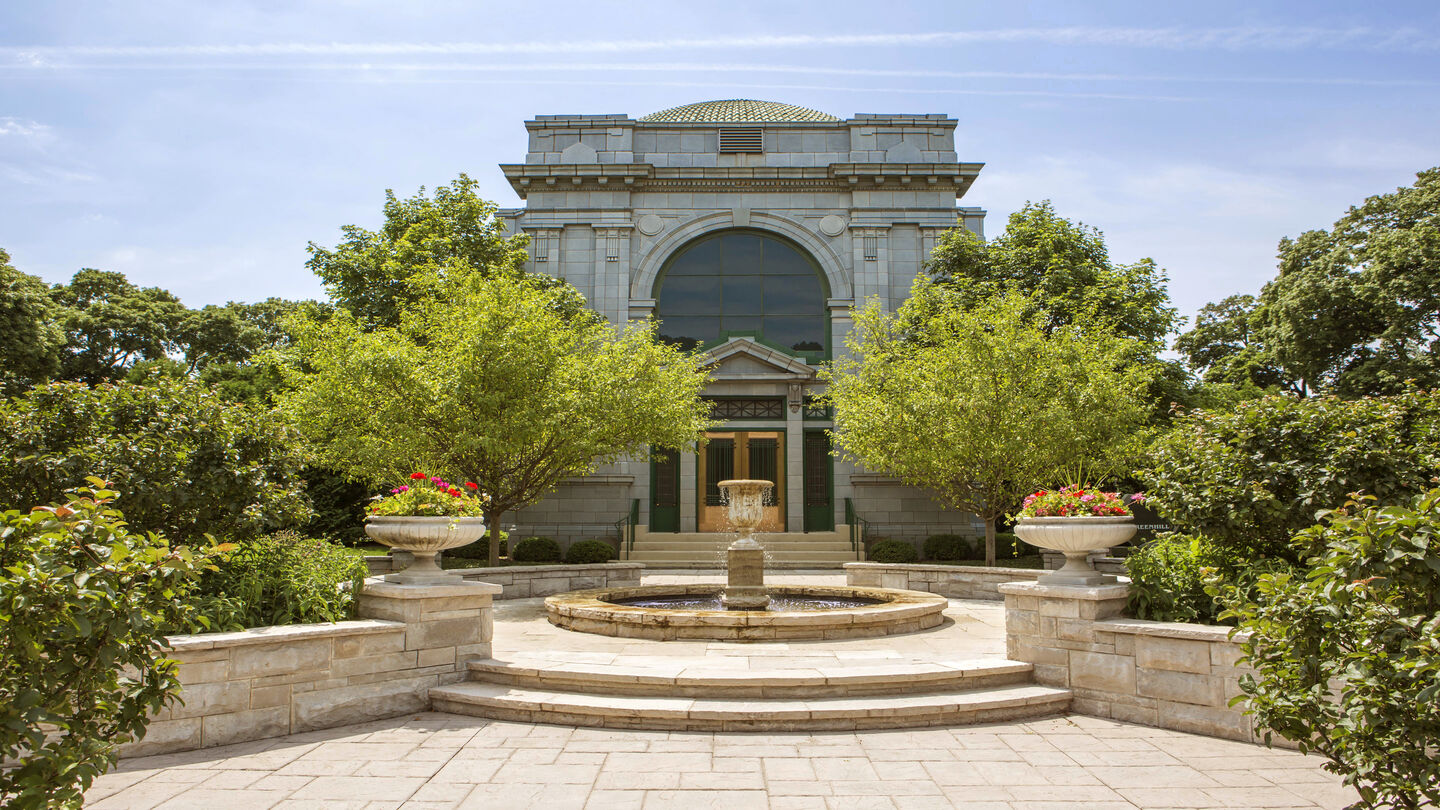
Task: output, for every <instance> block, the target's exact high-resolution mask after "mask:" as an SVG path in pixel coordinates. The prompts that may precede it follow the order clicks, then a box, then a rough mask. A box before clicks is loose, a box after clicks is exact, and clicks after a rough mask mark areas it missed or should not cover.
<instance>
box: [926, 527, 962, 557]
mask: <svg viewBox="0 0 1440 810" xmlns="http://www.w3.org/2000/svg"><path fill="white" fill-rule="evenodd" d="M924 550H925V559H927V560H939V561H941V562H954V561H956V560H968V559H973V557H972V556H971V555H973V554H974V546H973V545H971V543H970V540H969V539H968V538H966V537H965V536H964V535H959V534H932V535H930V536H929V537H927V538H925V549H924Z"/></svg>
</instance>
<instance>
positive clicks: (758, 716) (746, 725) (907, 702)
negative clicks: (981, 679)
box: [430, 682, 1070, 731]
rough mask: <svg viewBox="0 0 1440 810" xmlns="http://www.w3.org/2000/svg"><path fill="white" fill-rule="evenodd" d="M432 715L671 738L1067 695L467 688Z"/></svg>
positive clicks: (999, 713)
mask: <svg viewBox="0 0 1440 810" xmlns="http://www.w3.org/2000/svg"><path fill="white" fill-rule="evenodd" d="M430 701H431V706H432V708H433V709H434V710H435V711H440V712H452V713H455V714H465V715H471V716H475V717H489V718H492V719H496V720H511V721H517V722H525V723H552V724H556V725H567V726H593V727H602V728H634V729H653V730H672V731H778V730H785V731H851V730H855V729H875V728H913V727H917V726H949V725H966V724H972V723H992V722H999V721H1006V720H1017V719H1023V718H1031V717H1043V716H1046V715H1053V714H1060V713H1062V712H1064V711H1066V710H1067V709H1068V708H1069V706H1070V691H1069V690H1067V689H1056V688H1052V687H1048V686H1023V685H1016V686H1000V687H995V688H992V689H980V690H975V691H969V692H933V693H923V694H910V695H869V696H858V697H839V698H809V699H805V700H785V699H759V700H724V699H720V700H712V699H706V698H692V697H680V696H671V697H657V696H647V695H595V694H589V693H575V692H566V691H556V690H550V689H521V688H518V687H513V686H507V685H505V684H497V683H479V682H467V683H459V684H454V685H450V686H439V687H435V688H432V689H431V690H430Z"/></svg>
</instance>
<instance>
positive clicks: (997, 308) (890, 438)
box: [822, 281, 1152, 565]
mask: <svg viewBox="0 0 1440 810" xmlns="http://www.w3.org/2000/svg"><path fill="white" fill-rule="evenodd" d="M936 292H937V291H936V288H935V285H933V284H930V283H926V282H923V281H922V282H919V283H917V284H916V285H915V287H914V288H913V289H912V290H911V297H910V299H909V300H908V301H906V302H905V304H904V305H902V306H901V308H900V310H899V312H897V313H896V314H895V316H894V317H891V316H887V315H886V314H885V313H884V312H883V311H882V310H881V308H880V306H879V303H878V302H871V303H870V304H869V305H867V306H866V307H865V308H864V309H863V310H862V311H861V312H860V313H859V315H858V316H857V318H856V328H855V330H854V331H853V332H852V333H851V336H850V337H849V338H847V340H846V346H847V347H848V349H849V355H848V356H846V357H842V358H840V359H837V360H836V361H834V363H833V364H832V365H831V366H830V368H828V369H826V370H825V371H824V372H823V373H822V376H823V378H824V379H826V380H828V381H829V383H830V388H829V392H828V394H827V396H828V398H829V400H830V401H831V402H832V403H833V404H834V406H835V442H836V444H837V446H838V448H839V449H840V450H841V451H842V452H843V453H844V454H845V455H847V456H849V457H851V458H853V459H855V460H856V461H858V462H860V463H862V464H864V465H865V466H866V467H868V468H870V469H872V470H877V471H883V472H887V473H890V474H893V475H897V476H899V477H900V478H901V479H903V480H904V481H905V482H906V483H908V484H911V485H914V486H921V487H929V488H931V489H932V490H934V491H935V492H936V493H937V494H938V495H939V497H940V498H941V499H942V500H943V501H944V502H945V503H946V504H948V505H950V506H953V507H955V508H957V509H964V510H966V511H968V512H972V513H974V514H975V515H977V516H978V517H980V519H981V520H983V521H985V561H986V564H987V565H994V564H995V520H996V518H998V517H1000V516H1001V515H1004V514H1007V513H1009V512H1013V511H1014V510H1015V509H1017V508H1018V507H1019V504H1020V500H1021V499H1022V498H1023V497H1024V496H1025V495H1026V494H1028V493H1030V492H1032V491H1034V490H1035V489H1036V488H1037V487H1040V486H1048V485H1050V484H1052V483H1056V482H1058V481H1059V480H1060V479H1061V478H1062V477H1064V476H1065V475H1066V474H1067V473H1069V474H1072V475H1073V474H1077V473H1078V474H1085V473H1089V474H1092V475H1096V476H1103V475H1104V474H1105V473H1106V472H1108V471H1112V470H1116V468H1117V467H1118V466H1119V464H1120V462H1121V460H1122V459H1124V458H1125V456H1126V455H1128V452H1129V451H1131V450H1132V449H1133V447H1134V442H1133V436H1134V432H1135V430H1136V428H1137V427H1138V426H1139V425H1140V423H1141V422H1143V420H1144V418H1145V413H1146V410H1147V408H1148V405H1149V403H1148V402H1147V401H1146V400H1145V399H1144V395H1143V392H1144V391H1145V390H1146V387H1147V385H1148V384H1149V383H1150V374H1151V373H1152V369H1150V368H1147V367H1146V366H1143V365H1138V364H1135V363H1132V362H1130V358H1131V357H1132V355H1133V350H1134V347H1133V346H1132V345H1131V344H1132V343H1133V341H1131V340H1128V339H1125V338H1121V337H1117V336H1115V335H1112V334H1110V333H1108V332H1105V331H1103V330H1100V331H1098V332H1096V333H1093V334H1087V333H1085V332H1083V331H1081V330H1080V329H1079V328H1077V327H1075V326H1073V325H1056V324H1053V323H1049V322H1047V318H1046V316H1045V315H1044V314H1043V313H1040V312H1037V311H1036V310H1035V308H1034V307H1033V305H1032V302H1031V301H1030V299H1028V298H1026V297H1024V296H1021V295H1018V294H1013V293H1012V294H1010V295H1007V296H1004V297H1001V298H996V299H992V300H990V301H988V302H985V303H984V305H982V306H975V307H971V308H967V307H960V306H951V307H945V306H938V305H937V304H936V302H935V300H934V296H935V294H936ZM917 313H923V317H921V316H919V315H917Z"/></svg>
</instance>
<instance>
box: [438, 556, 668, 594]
mask: <svg viewBox="0 0 1440 810" xmlns="http://www.w3.org/2000/svg"><path fill="white" fill-rule="evenodd" d="M644 569H645V564H644V563H636V562H613V563H593V564H589V565H512V566H506V567H501V568H469V569H463V570H460V571H458V572H457V573H460V574H461V575H462V576H464V577H465V579H466V581H470V582H488V583H491V584H493V585H498V586H500V588H501V589H502V590H501V591H500V593H499V594H497V595H496V596H495V598H496V599H525V598H527V597H532V596H550V595H551V594H556V593H565V592H566V591H579V590H584V589H586V588H618V587H629V586H635V585H639V584H640V575H641V573H642V572H643V571H644Z"/></svg>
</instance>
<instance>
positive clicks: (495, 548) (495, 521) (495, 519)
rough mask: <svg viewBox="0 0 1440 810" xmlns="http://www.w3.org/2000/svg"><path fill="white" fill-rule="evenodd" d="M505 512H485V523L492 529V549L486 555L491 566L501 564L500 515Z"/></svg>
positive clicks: (487, 563)
mask: <svg viewBox="0 0 1440 810" xmlns="http://www.w3.org/2000/svg"><path fill="white" fill-rule="evenodd" d="M503 514H505V513H504V512H490V511H487V512H485V525H486V526H487V527H488V528H489V529H490V551H489V553H488V554H487V555H486V557H487V562H486V565H489V566H490V567H491V568H494V567H495V566H497V565H499V564H500V516H501V515H503Z"/></svg>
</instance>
